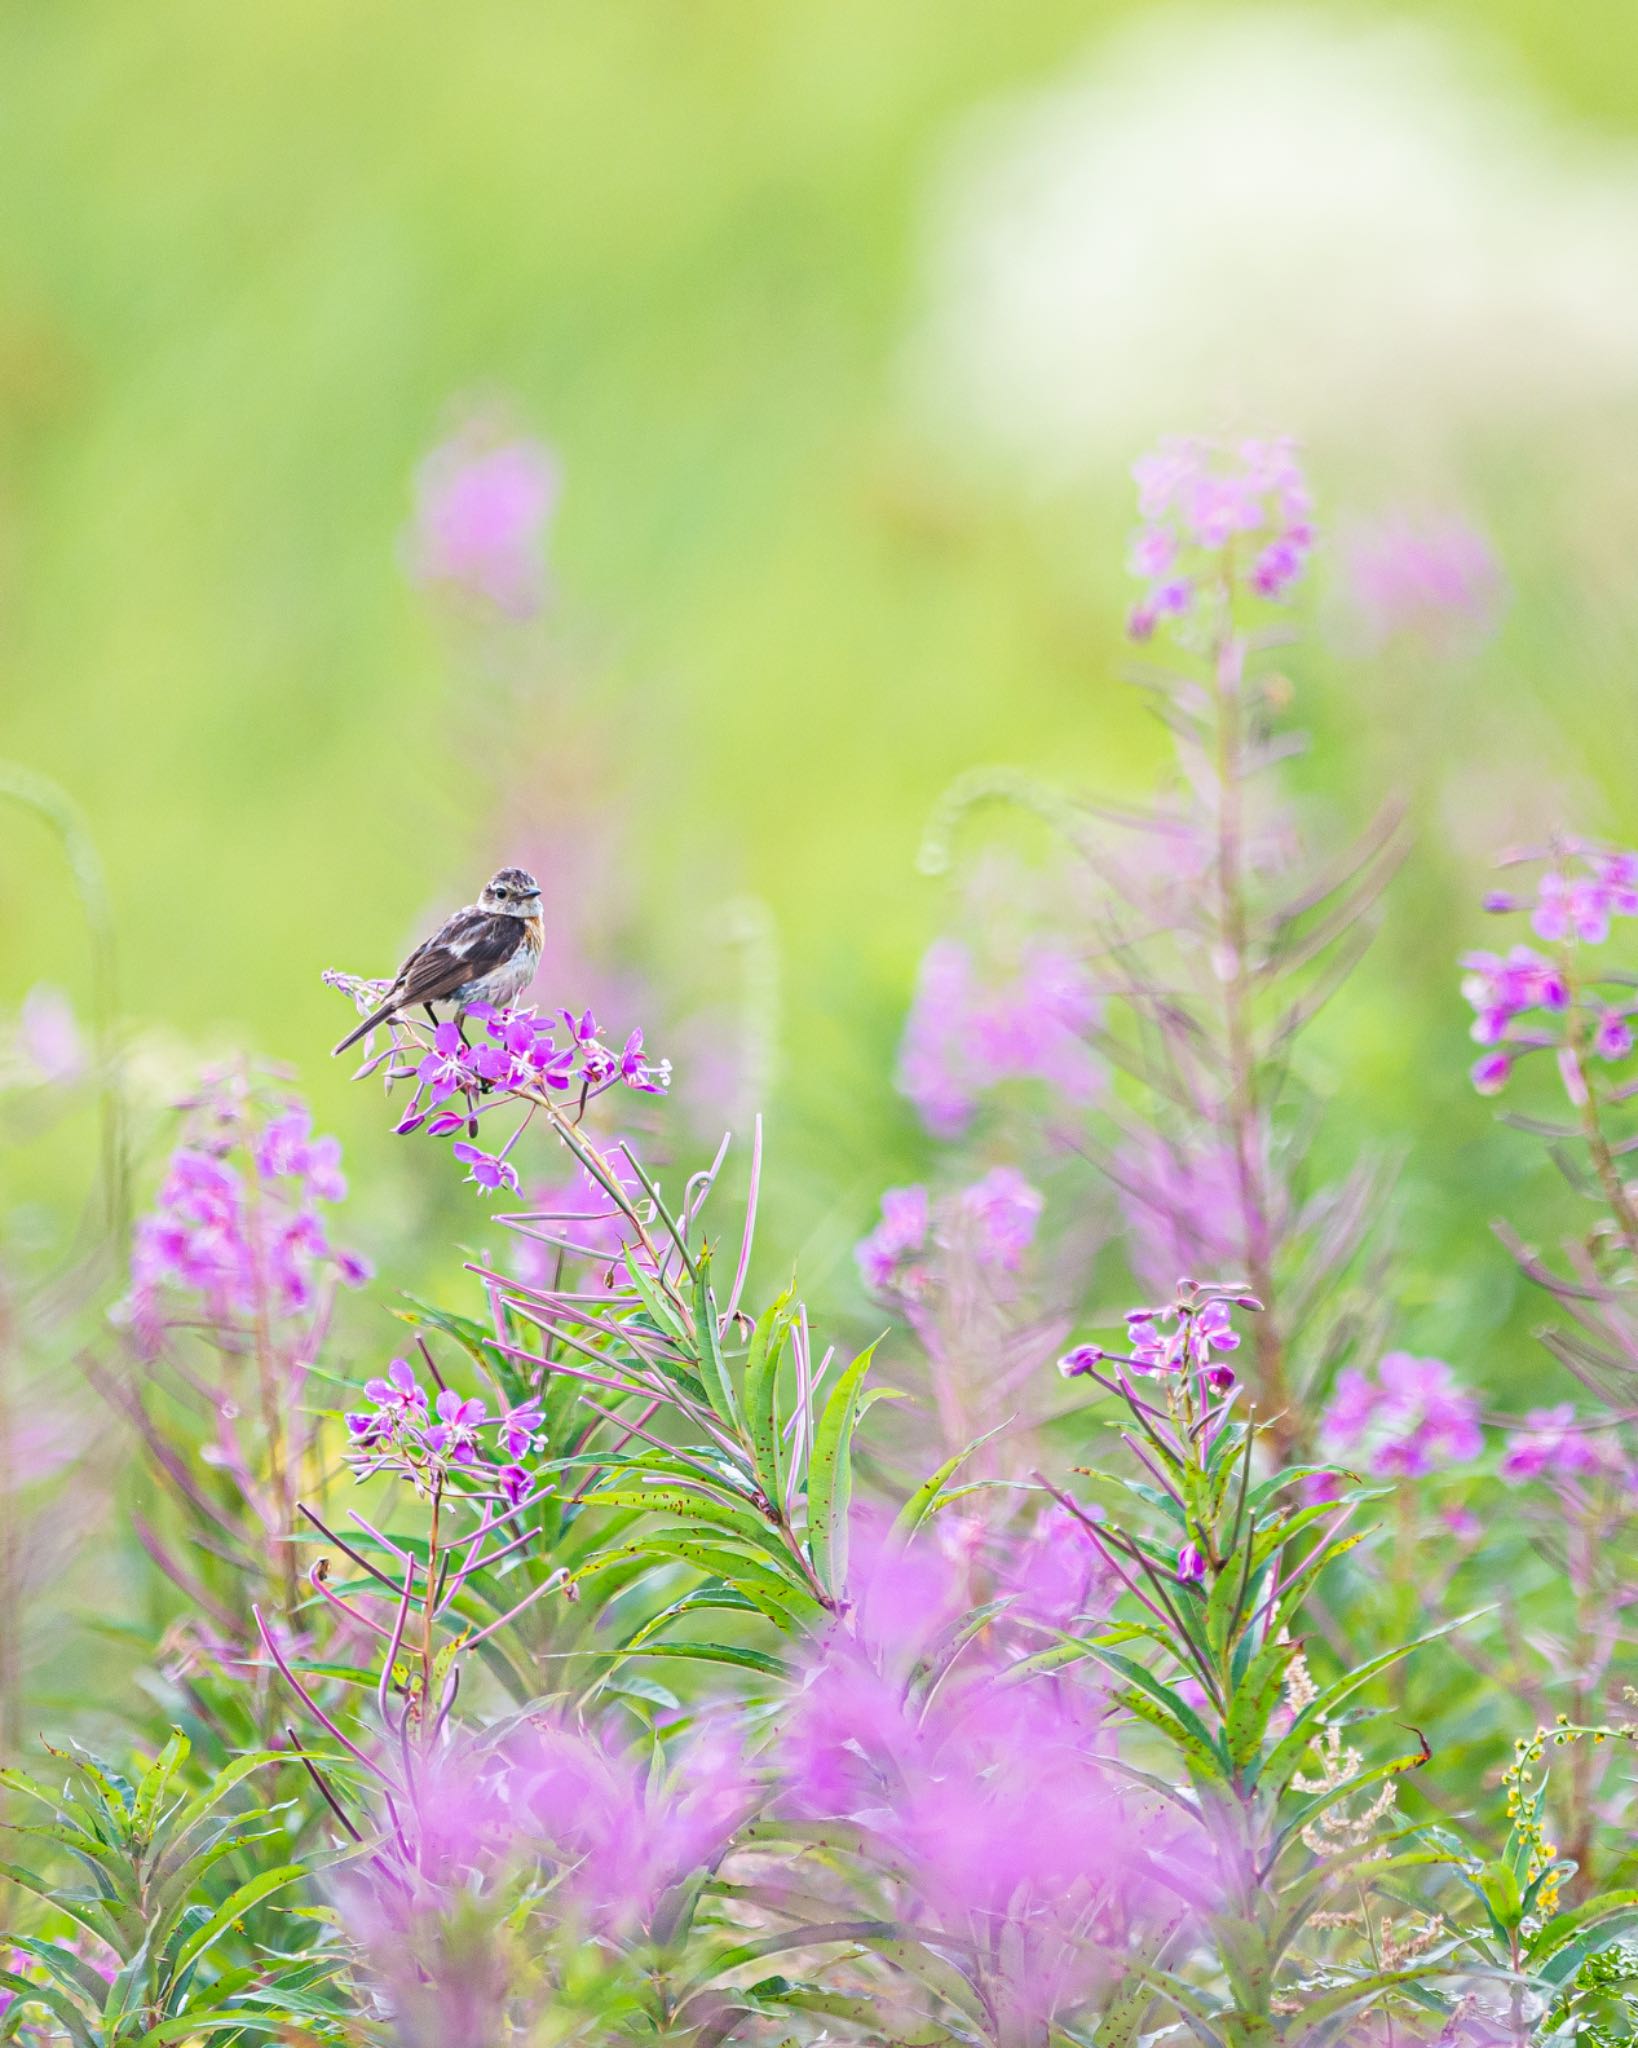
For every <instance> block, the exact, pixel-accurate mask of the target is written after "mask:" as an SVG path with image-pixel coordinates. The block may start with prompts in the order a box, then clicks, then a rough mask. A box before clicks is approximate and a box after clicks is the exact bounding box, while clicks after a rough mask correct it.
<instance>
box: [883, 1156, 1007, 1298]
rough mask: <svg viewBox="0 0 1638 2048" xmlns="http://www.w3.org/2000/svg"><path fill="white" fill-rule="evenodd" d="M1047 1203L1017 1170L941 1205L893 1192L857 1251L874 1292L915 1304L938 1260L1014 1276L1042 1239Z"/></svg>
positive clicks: (1002, 1169) (920, 1192)
mask: <svg viewBox="0 0 1638 2048" xmlns="http://www.w3.org/2000/svg"><path fill="white" fill-rule="evenodd" d="M1044 1207H1045V1200H1044V1198H1043V1196H1042V1195H1041V1193H1040V1190H1039V1189H1037V1188H1033V1187H1031V1186H1030V1184H1029V1182H1028V1181H1027V1180H1025V1178H1024V1176H1023V1175H1022V1174H1021V1173H1019V1172H1018V1171H1017V1170H1016V1168H1014V1167H1011V1166H994V1167H991V1169H990V1171H989V1172H988V1173H986V1174H985V1175H984V1176H983V1177H982V1178H981V1179H979V1180H976V1181H974V1182H972V1183H971V1185H970V1186H968V1187H964V1188H960V1189H958V1190H957V1191H956V1192H955V1193H954V1194H952V1195H949V1196H946V1197H945V1198H944V1199H943V1200H942V1201H940V1202H938V1203H934V1202H933V1201H932V1200H931V1198H930V1197H929V1195H928V1193H927V1190H926V1189H925V1188H924V1187H919V1186H918V1187H908V1188H888V1189H887V1190H886V1192H885V1193H884V1194H883V1196H882V1213H881V1221H880V1222H879V1223H878V1224H877V1225H876V1228H875V1229H874V1230H873V1231H871V1233H870V1235H869V1236H868V1237H864V1238H861V1239H860V1240H859V1242H858V1244H857V1245H855V1246H854V1257H855V1258H856V1259H857V1260H858V1263H859V1272H860V1274H861V1276H862V1277H863V1279H864V1283H865V1285H866V1287H868V1288H869V1289H870V1291H871V1293H872V1294H878V1295H882V1296H886V1297H889V1298H898V1299H903V1300H909V1301H914V1300H918V1299H920V1298H921V1297H922V1296H923V1295H924V1294H926V1292H927V1291H928V1289H929V1288H930V1287H932V1286H934V1285H935V1284H936V1274H935V1270H934V1265H933V1262H932V1257H931V1255H932V1254H933V1253H934V1252H935V1251H937V1252H941V1253H944V1254H946V1255H950V1254H953V1255H955V1256H958V1257H959V1256H962V1255H965V1256H966V1257H968V1258H970V1259H971V1260H972V1262H973V1264H974V1265H975V1266H976V1267H977V1268H978V1269H979V1270H980V1271H981V1272H985V1273H990V1274H1014V1273H1016V1272H1017V1271H1018V1270H1019V1268H1020V1267H1021V1266H1022V1265H1023V1262H1024V1257H1025V1254H1026V1253H1027V1252H1028V1251H1029V1248H1030V1246H1031V1245H1032V1244H1033V1243H1034V1241H1035V1229H1036V1225H1037V1224H1038V1223H1039V1221H1040V1218H1041V1211H1042V1209H1043V1208H1044Z"/></svg>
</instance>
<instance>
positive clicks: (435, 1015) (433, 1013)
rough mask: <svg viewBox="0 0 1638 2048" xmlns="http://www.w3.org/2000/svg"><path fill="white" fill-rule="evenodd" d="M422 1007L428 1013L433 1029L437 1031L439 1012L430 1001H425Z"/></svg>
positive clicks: (428, 1020) (428, 1019)
mask: <svg viewBox="0 0 1638 2048" xmlns="http://www.w3.org/2000/svg"><path fill="white" fill-rule="evenodd" d="M421 1008H422V1009H423V1010H425V1011H426V1013H427V1022H428V1023H429V1024H430V1025H431V1026H432V1028H433V1030H434V1031H436V1030H437V1029H438V1012H437V1011H436V1010H435V1009H434V1008H433V1007H432V1005H431V1004H430V1003H423V1004H422V1005H421Z"/></svg>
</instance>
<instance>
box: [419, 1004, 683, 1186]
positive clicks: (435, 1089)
mask: <svg viewBox="0 0 1638 2048" xmlns="http://www.w3.org/2000/svg"><path fill="white" fill-rule="evenodd" d="M466 1015H467V1017H468V1018H469V1019H471V1020H473V1021H475V1022H476V1023H477V1024H479V1025H480V1026H481V1027H482V1030H483V1037H482V1038H481V1039H480V1040H479V1041H478V1042H477V1043H476V1044H471V1043H469V1042H468V1041H467V1039H466V1037H465V1036H464V1035H463V1027H462V1026H461V1025H459V1024H456V1023H454V1022H451V1021H448V1020H446V1021H445V1022H444V1023H442V1024H440V1025H438V1026H437V1028H436V1029H435V1030H434V1032H433V1034H432V1044H431V1046H430V1047H429V1049H428V1050H427V1051H426V1052H425V1054H424V1055H423V1056H422V1058H421V1059H420V1061H419V1062H418V1063H417V1065H416V1066H415V1067H414V1069H413V1070H412V1072H413V1078H414V1080H415V1093H414V1095H413V1097H412V1098H411V1100H410V1105H409V1108H408V1109H407V1110H406V1111H405V1112H404V1114H403V1116H401V1117H400V1118H399V1120H398V1122H397V1124H396V1125H395V1126H394V1129H395V1130H396V1131H397V1132H398V1133H399V1135H400V1136H403V1135H406V1134H408V1133H409V1132H411V1131H418V1130H422V1129H424V1130H425V1131H426V1133H427V1135H428V1136H429V1137H435V1138H437V1137H449V1136H451V1135H452V1134H453V1133H454V1132H456V1131H458V1130H460V1129H462V1128H463V1127H464V1126H467V1125H469V1124H470V1122H471V1120H472V1118H473V1117H474V1116H475V1115H482V1114H484V1110H483V1109H482V1108H480V1107H479V1106H478V1105H479V1099H480V1098H481V1097H484V1096H493V1097H494V1098H495V1101H496V1103H497V1104H498V1103H500V1102H504V1101H505V1100H506V1099H507V1098H508V1097H510V1096H516V1095H518V1094H520V1093H523V1094H527V1093H533V1092H536V1091H538V1090H541V1089H549V1090H552V1091H554V1092H555V1093H557V1094H560V1095H562V1096H564V1097H565V1099H567V1098H568V1097H569V1096H570V1095H571V1094H573V1095H574V1096H575V1097H576V1099H577V1102H578V1100H579V1098H581V1097H584V1099H585V1100H586V1101H591V1100H592V1099H593V1098H595V1097H596V1096H599V1095H602V1094H604V1093H605V1092H606V1091H607V1090H608V1089H610V1088H615V1087H625V1088H630V1089H634V1090H635V1091H637V1092H638V1093H639V1094H644V1095H663V1094H664V1093H665V1091H666V1089H667V1088H668V1087H669V1086H670V1084H671V1062H670V1061H669V1060H656V1059H651V1058H650V1057H649V1055H648V1053H647V1052H646V1051H645V1050H644V1046H643V1034H642V1032H641V1031H640V1030H638V1031H633V1032H632V1033H631V1035H630V1036H629V1037H628V1038H627V1039H626V1042H625V1044H624V1045H623V1046H622V1047H621V1048H620V1050H619V1051H615V1050H614V1049H613V1048H611V1047H609V1046H607V1045H605V1044H604V1043H603V1041H602V1039H601V1038H600V1036H599V1035H598V1026H597V1020H596V1018H595V1017H593V1015H592V1013H591V1012H590V1010H583V1011H581V1012H580V1014H579V1015H578V1016H577V1015H576V1014H575V1012H574V1011H573V1010H559V1011H557V1012H556V1013H555V1016H554V1018H553V1019H550V1020H548V1019H545V1018H542V1017H539V1016H537V1015H536V1013H535V1012H534V1010H532V1009H526V1010H521V1009H520V1010H502V1009H496V1008H495V1007H494V1006H493V1005H492V1004H490V1003H472V1004H470V1005H469V1006H468V1008H467V1011H466ZM558 1019H561V1022H559V1021H557V1020H558ZM456 1096H460V1097H461V1098H462V1106H461V1107H460V1108H459V1109H452V1108H449V1107H447V1106H446V1105H448V1104H449V1103H450V1102H451V1101H452V1100H453V1098H454V1097H456ZM453 1149H454V1155H455V1157H456V1158H457V1159H458V1160H459V1161H460V1162H461V1163H462V1164H463V1165H464V1166H466V1167H467V1168H468V1174H467V1178H468V1179H469V1180H470V1181H472V1182H473V1183H474V1185H475V1186H477V1187H479V1188H481V1189H483V1190H484V1191H485V1192H486V1193H493V1192H494V1191H495V1190H497V1189H500V1188H506V1189H509V1190H513V1191H515V1190H516V1189H517V1187H518V1184H519V1183H518V1172H517V1168H516V1167H515V1166H513V1165H512V1163H511V1161H510V1160H509V1159H508V1158H507V1156H506V1154H507V1151H508V1150H509V1149H510V1146H507V1147H503V1148H502V1150H501V1151H500V1152H498V1153H495V1152H487V1151H485V1150H484V1149H483V1148H482V1147H481V1146H479V1145H477V1144H474V1143H472V1142H471V1141H470V1140H462V1141H461V1142H459V1143H457V1144H456V1145H455V1147H454V1148H453Z"/></svg>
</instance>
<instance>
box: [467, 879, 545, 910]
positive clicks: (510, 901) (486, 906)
mask: <svg viewBox="0 0 1638 2048" xmlns="http://www.w3.org/2000/svg"><path fill="white" fill-rule="evenodd" d="M478 908H479V909H480V910H486V911H488V913H489V915H490V916H491V917H539V915H540V884H539V883H538V882H537V881H536V880H535V878H534V876H533V875H531V874H530V873H529V872H528V870H527V869H526V868H500V869H499V870H497V872H496V873H495V874H493V875H491V876H490V878H489V880H488V881H487V882H485V884H484V888H483V894H482V895H481V896H480V897H479V898H478Z"/></svg>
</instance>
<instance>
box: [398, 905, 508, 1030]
mask: <svg viewBox="0 0 1638 2048" xmlns="http://www.w3.org/2000/svg"><path fill="white" fill-rule="evenodd" d="M520 936H521V932H520V924H519V920H518V919H517V918H515V917H492V916H491V915H490V914H489V912H488V911H485V910H479V909H478V908H477V906H476V905H475V904H473V905H469V906H468V908H467V909H465V910H457V911H456V913H455V915H454V916H453V917H452V918H451V919H450V920H449V922H448V923H447V924H446V925H445V926H444V927H443V929H442V930H441V931H437V932H434V933H433V935H432V937H431V938H430V939H428V940H427V941H426V942H425V943H424V944H423V945H420V946H417V947H416V949H415V951H414V952H413V953H412V954H411V955H410V956H409V958H408V959H407V960H406V961H405V962H404V964H403V966H402V967H401V968H400V969H399V970H398V984H397V987H396V988H395V990H394V995H395V998H396V1000H397V1001H398V1002H399V1003H400V1004H401V1005H402V1006H403V1007H404V1008H406V1009H407V1008H409V1006H410V1005H411V1004H412V1003H436V1002H441V1001H443V1000H444V999H445V998H446V997H448V996H451V995H453V994H454V993H455V991H456V989H458V988H464V987H465V985H466V984H467V983H468V982H469V981H478V980H480V979H481V978H482V977H483V976H484V975H486V974H488V973H490V972H491V970H492V969H494V968H496V967H500V966H503V965H504V964H505V963H506V962H507V961H508V960H510V959H511V957H512V955H513V954H514V953H515V952H516V951H517V949H518V940H519V937H520Z"/></svg>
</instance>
